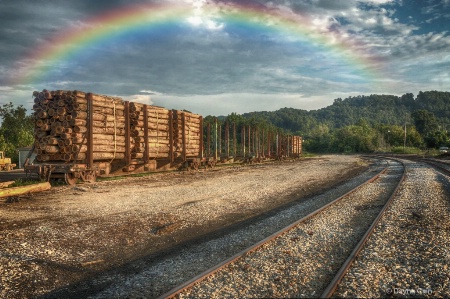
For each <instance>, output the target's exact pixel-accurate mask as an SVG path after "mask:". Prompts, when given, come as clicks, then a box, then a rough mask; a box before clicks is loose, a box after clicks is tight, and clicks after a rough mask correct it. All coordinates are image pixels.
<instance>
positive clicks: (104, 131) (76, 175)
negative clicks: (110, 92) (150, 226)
mask: <svg viewBox="0 0 450 299" xmlns="http://www.w3.org/2000/svg"><path fill="white" fill-rule="evenodd" d="M33 96H34V97H35V99H34V102H35V104H34V106H33V110H34V111H35V112H34V117H35V132H34V134H35V143H34V145H33V149H32V151H30V154H29V156H30V155H31V153H32V152H34V153H35V154H36V158H35V160H34V161H32V163H30V160H29V159H27V160H26V162H25V167H24V168H25V172H26V173H36V174H38V175H39V176H40V177H41V179H44V180H50V179H51V178H63V179H64V180H65V181H66V183H67V184H70V185H73V184H75V183H76V182H77V181H78V180H82V181H85V182H93V181H95V180H96V178H97V176H110V175H121V174H124V173H136V172H150V171H162V170H169V169H179V168H193V169H198V168H199V167H200V166H202V165H204V166H209V167H214V165H215V164H216V163H218V162H230V161H231V162H235V161H240V162H249V163H252V162H255V161H262V160H265V159H282V158H284V157H287V156H294V157H299V156H300V155H301V137H300V136H285V135H283V134H281V133H274V132H269V131H266V132H265V131H264V130H258V128H257V127H251V126H243V125H241V126H240V129H241V130H242V131H241V133H240V134H236V124H235V123H233V124H232V125H231V126H230V124H229V123H227V124H226V125H225V127H224V128H223V130H222V128H221V127H220V129H218V126H217V122H216V123H215V126H214V128H213V129H212V127H211V123H208V124H206V125H204V124H203V117H202V116H200V115H198V114H193V113H190V112H188V111H180V110H168V109H165V108H162V107H157V106H151V105H145V104H140V103H134V102H129V101H123V100H122V99H121V98H117V97H110V96H104V95H97V94H93V93H84V92H81V91H47V90H44V91H42V92H34V93H33ZM231 128H232V129H233V136H232V135H231V134H230V129H231ZM222 135H224V136H222ZM237 135H240V136H239V137H240V138H239V139H240V141H239V142H238V140H237V139H238V138H237ZM231 136H232V139H231V138H230V137H231ZM205 145H206V147H205Z"/></svg>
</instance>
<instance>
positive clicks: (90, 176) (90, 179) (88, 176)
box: [81, 171, 97, 183]
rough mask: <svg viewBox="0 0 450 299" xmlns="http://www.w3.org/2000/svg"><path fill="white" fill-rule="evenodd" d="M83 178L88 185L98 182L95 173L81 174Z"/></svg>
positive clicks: (86, 172)
mask: <svg viewBox="0 0 450 299" xmlns="http://www.w3.org/2000/svg"><path fill="white" fill-rule="evenodd" d="M81 178H82V179H83V182H88V183H95V181H96V180H97V176H96V175H95V172H94V171H85V172H83V173H82V174H81Z"/></svg>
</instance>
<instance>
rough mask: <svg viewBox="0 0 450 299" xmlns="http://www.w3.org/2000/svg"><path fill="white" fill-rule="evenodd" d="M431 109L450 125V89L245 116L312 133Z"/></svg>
mask: <svg viewBox="0 0 450 299" xmlns="http://www.w3.org/2000/svg"><path fill="white" fill-rule="evenodd" d="M420 109H423V110H427V111H429V112H431V113H432V114H434V116H435V117H436V118H437V120H438V122H439V123H440V124H444V125H449V124H448V122H449V120H450V92H440V91H426V92H419V94H418V95H417V97H416V98H414V95H413V94H412V93H407V94H404V95H402V96H400V97H398V96H394V95H370V96H356V97H349V98H346V99H344V100H343V99H340V98H338V99H335V100H334V103H333V104H332V105H330V106H328V107H326V108H322V109H319V110H311V111H306V110H301V109H294V108H282V109H280V110H277V111H274V112H266V111H262V112H251V113H246V114H244V115H243V116H244V117H245V118H252V117H254V118H258V119H259V118H262V119H264V120H266V121H268V122H269V123H272V124H274V125H275V126H277V127H281V128H284V129H286V130H288V131H291V132H296V133H300V134H302V135H309V134H310V133H311V132H312V131H313V130H315V129H316V128H317V126H319V125H327V126H328V127H329V128H330V129H333V128H343V127H345V126H349V125H355V124H357V123H358V122H359V121H360V120H361V119H364V120H365V121H367V123H368V124H369V125H371V126H374V125H377V124H383V125H404V124H405V121H406V123H408V124H412V123H413V121H412V119H411V114H412V113H413V112H414V111H417V110H420Z"/></svg>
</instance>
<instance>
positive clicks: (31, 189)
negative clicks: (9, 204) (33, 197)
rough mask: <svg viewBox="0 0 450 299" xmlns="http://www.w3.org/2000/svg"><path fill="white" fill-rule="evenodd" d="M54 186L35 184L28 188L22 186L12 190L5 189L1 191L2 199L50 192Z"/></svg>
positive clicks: (46, 183)
mask: <svg viewBox="0 0 450 299" xmlns="http://www.w3.org/2000/svg"><path fill="white" fill-rule="evenodd" d="M51 187H52V186H51V185H50V183H49V182H45V183H39V184H33V185H28V186H20V187H12V188H3V189H1V190H0V198H4V197H8V196H16V195H22V194H26V193H34V192H41V191H46V190H50V188H51Z"/></svg>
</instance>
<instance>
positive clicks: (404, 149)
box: [403, 122, 406, 153]
mask: <svg viewBox="0 0 450 299" xmlns="http://www.w3.org/2000/svg"><path fill="white" fill-rule="evenodd" d="M403 153H406V122H405V137H404V138H403Z"/></svg>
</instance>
